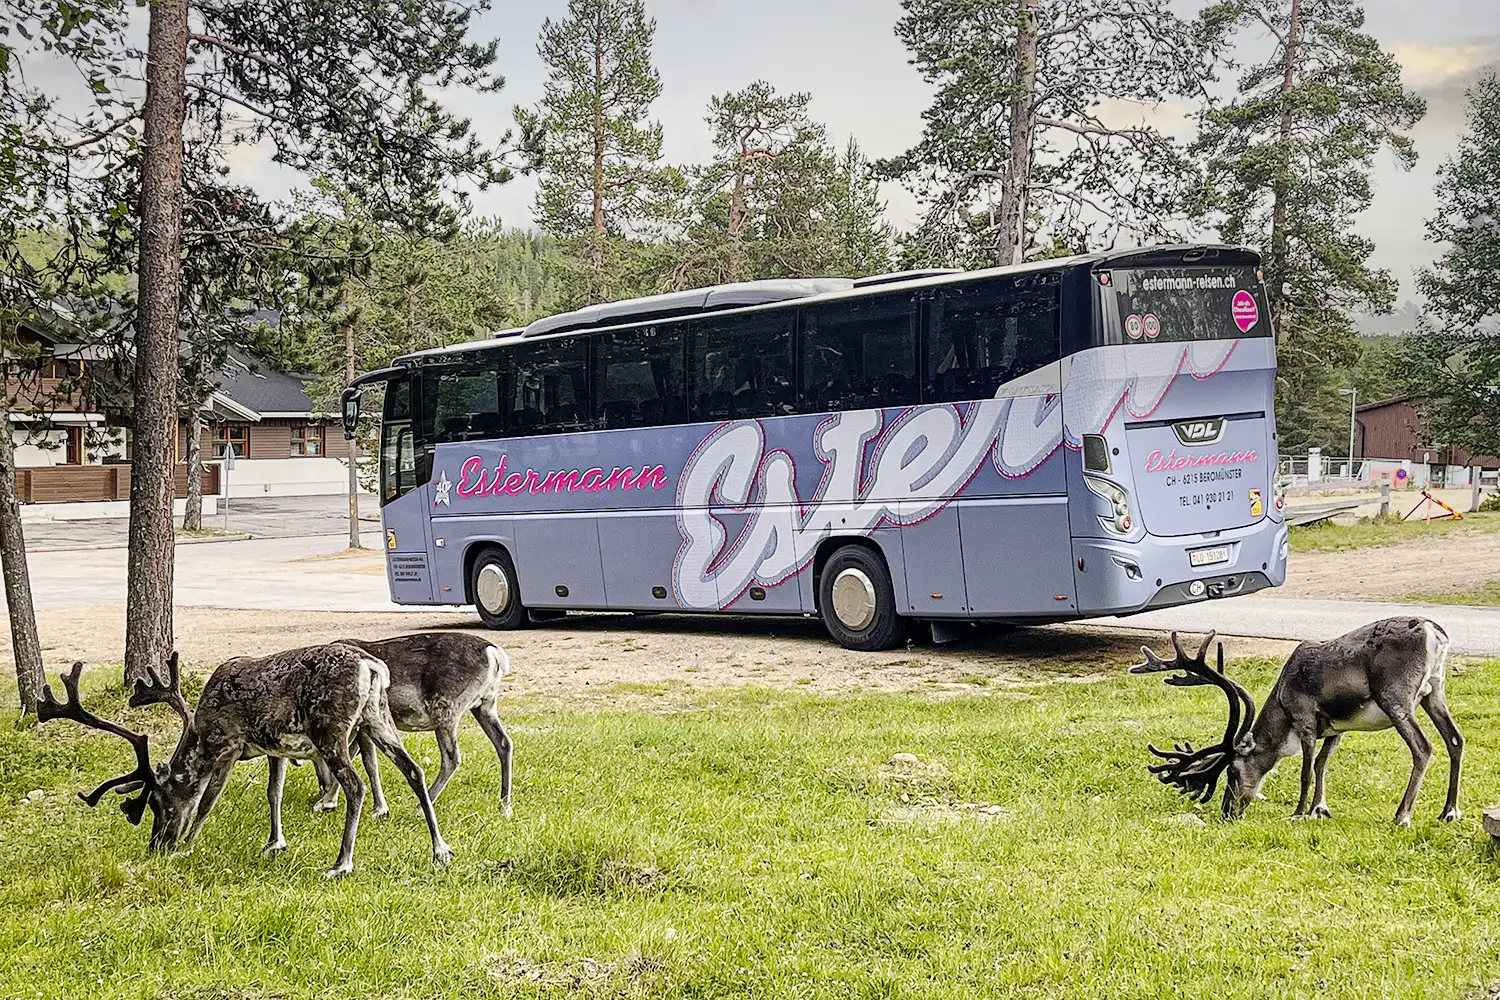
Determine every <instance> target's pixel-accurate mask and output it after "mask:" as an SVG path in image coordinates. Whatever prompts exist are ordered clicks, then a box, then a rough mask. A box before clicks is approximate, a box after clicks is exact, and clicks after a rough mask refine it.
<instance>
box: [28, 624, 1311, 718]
mask: <svg viewBox="0 0 1500 1000" xmlns="http://www.w3.org/2000/svg"><path fill="white" fill-rule="evenodd" d="M37 618H38V626H39V628H40V632H41V639H42V647H43V656H44V658H45V660H46V662H47V666H48V670H49V671H50V672H51V673H54V674H55V673H56V672H57V671H59V670H60V669H62V668H64V667H66V666H67V664H69V663H71V662H72V661H73V660H75V659H81V660H83V661H85V662H86V663H90V664H100V663H111V662H115V663H117V662H119V660H120V657H121V655H122V650H123V648H124V634H125V611H124V609H123V608H120V607H114V606H102V607H93V608H73V609H66V610H47V611H42V612H40V613H39V614H38V616H37ZM176 628H177V637H178V640H177V644H178V648H179V650H180V651H181V653H182V659H183V662H184V663H185V664H187V665H188V666H190V667H192V668H196V669H207V668H211V667H212V666H214V665H215V664H218V663H220V662H222V661H223V660H226V659H228V658H229V657H231V656H238V655H252V654H264V653H270V652H274V651H276V650H279V649H286V648H289V647H293V646H300V645H308V644H311V643H317V642H329V641H332V640H335V639H340V638H349V637H354V638H366V639H376V638H384V637H386V636H390V635H398V634H400V633H403V632H412V631H418V630H421V629H426V628H449V629H462V630H476V631H479V630H480V626H479V624H478V622H477V621H476V620H475V619H474V618H473V616H472V615H470V614H465V613H436V614H399V613H398V614H347V613H338V612H292V613H289V612H282V611H220V610H214V609H204V608H178V609H177V613H176ZM484 634H487V635H492V636H493V637H494V639H495V640H496V641H497V642H498V643H500V644H501V645H503V646H504V647H505V649H506V650H507V652H508V653H509V654H510V657H511V662H512V665H513V667H514V679H513V681H512V683H511V685H510V691H511V693H514V694H527V693H529V694H539V695H542V696H552V697H567V698H574V697H578V696H590V695H592V694H594V693H596V692H597V693H598V695H599V696H600V697H608V698H611V699H613V698H615V697H617V696H618V695H620V694H621V688H620V685H622V684H624V685H630V687H629V688H628V689H627V691H626V692H625V693H628V694H630V695H631V696H632V698H633V699H635V698H642V699H645V700H646V701H648V702H649V701H650V700H652V699H654V698H657V697H662V696H665V695H666V694H667V693H669V692H670V691H672V690H677V689H681V688H689V689H712V688H723V687H738V686H746V685H763V686H769V687H775V688H782V689H796V690H807V691H817V692H825V693H833V692H843V691H855V690H883V691H897V690H919V691H924V692H928V693H930V694H933V695H938V696H943V695H950V696H951V695H955V694H966V693H973V692H977V691H983V690H989V691H991V692H993V693H996V694H1003V693H1004V692H1005V691H1007V690H1008V689H1014V687H1015V685H1016V684H1017V683H1018V682H1022V681H1036V680H1043V681H1046V680H1059V681H1070V680H1087V679H1090V678H1093V677H1098V676H1102V675H1103V674H1105V673H1107V672H1112V671H1115V670H1118V669H1119V668H1120V667H1121V666H1122V665H1124V664H1126V663H1129V662H1133V661H1135V660H1138V659H1139V658H1140V656H1139V646H1140V645H1141V643H1142V642H1147V643H1151V644H1154V645H1156V646H1157V648H1159V649H1164V648H1166V641H1165V637H1164V636H1162V635H1160V634H1158V633H1152V632H1144V631H1135V630H1126V629H1109V630H1106V629H1102V628H1097V627H1085V626H1047V627H1045V628H1031V629H1020V630H1016V631H1014V632H997V631H984V632H978V631H977V632H976V634H975V637H974V638H973V639H972V640H969V641H965V642H961V643H955V644H952V645H947V646H941V647H934V646H932V645H930V644H927V645H920V644H919V645H913V646H911V647H909V648H907V649H898V650H893V651H890V652H886V653H856V652H851V651H849V650H846V649H842V648H840V647H839V646H837V645H835V644H834V643H833V642H832V641H831V640H830V639H829V638H828V637H827V635H826V633H824V631H823V627H822V625H821V624H820V623H819V622H817V621H814V620H810V619H779V620H767V619H745V618H703V617H692V618H690V617H683V616H669V615H661V616H651V617H631V616H623V615H575V616H570V617H569V618H568V619H567V620H566V621H565V622H560V623H556V624H553V625H549V626H546V627H543V628H536V629H531V630H527V631H524V632H509V633H484ZM1292 646H1293V643H1289V642H1279V641H1275V640H1268V639H1235V640H1233V643H1232V645H1231V646H1230V647H1229V651H1230V655H1232V656H1285V655H1287V654H1288V653H1289V652H1290V651H1291V649H1292ZM5 654H6V655H4V656H3V658H0V663H4V664H5V665H6V667H5V669H6V671H7V673H8V672H9V661H10V657H9V655H8V654H9V650H8V649H6V650H5ZM668 700H670V699H668Z"/></svg>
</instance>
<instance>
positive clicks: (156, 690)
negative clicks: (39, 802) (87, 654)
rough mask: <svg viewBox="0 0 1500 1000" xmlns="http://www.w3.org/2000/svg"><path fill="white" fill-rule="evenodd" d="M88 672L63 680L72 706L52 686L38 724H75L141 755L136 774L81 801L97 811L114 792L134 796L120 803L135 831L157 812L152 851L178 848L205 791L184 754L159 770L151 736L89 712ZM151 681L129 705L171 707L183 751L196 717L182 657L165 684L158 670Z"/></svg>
mask: <svg viewBox="0 0 1500 1000" xmlns="http://www.w3.org/2000/svg"><path fill="white" fill-rule="evenodd" d="M82 670H83V663H82V661H79V662H76V663H74V664H73V669H72V670H70V671H69V672H68V673H66V674H64V675H63V678H62V682H63V688H64V689H65V690H66V692H67V696H68V697H67V701H66V702H59V701H58V700H57V699H56V698H55V697H54V696H53V694H52V685H50V684H47V685H44V686H43V687H42V701H41V703H40V704H39V705H38V706H37V718H38V719H39V720H40V721H42V722H49V721H51V720H52V719H71V720H73V721H74V722H77V723H79V724H80V725H83V726H87V727H88V728H90V729H98V730H100V731H101V732H106V733H112V734H113V735H115V736H118V737H120V738H121V739H123V740H125V742H127V743H129V744H130V746H131V749H133V750H134V751H135V768H134V769H133V770H131V771H130V772H128V773H126V774H122V775H120V776H119V777H116V778H110V779H109V780H108V781H106V782H104V783H103V784H102V785H100V786H99V787H98V788H95V789H94V790H93V791H92V792H88V793H84V792H79V793H78V797H79V798H80V799H82V800H83V801H84V802H85V803H87V804H88V805H89V806H91V807H92V806H97V805H98V804H99V802H100V800H101V799H103V798H104V796H105V795H106V794H107V793H108V792H111V791H114V792H118V793H119V794H121V795H125V796H129V797H128V798H126V799H125V800H124V801H123V802H121V803H120V811H121V812H123V813H124V814H125V818H126V819H128V820H130V823H131V825H133V826H139V825H140V822H141V820H142V819H143V818H144V817H145V814H146V810H147V809H150V810H151V847H152V848H153V849H154V850H158V851H168V850H171V849H173V848H175V847H177V846H178V845H180V844H181V843H182V842H183V841H184V840H185V839H186V838H187V834H188V831H189V829H190V828H191V825H192V820H193V816H194V813H195V812H196V811H197V804H198V800H199V799H200V798H201V797H202V789H201V788H196V787H195V786H196V785H198V784H199V782H197V781H196V779H195V777H193V776H190V775H189V773H188V771H189V769H188V768H186V767H184V766H183V765H182V764H181V763H180V761H179V757H180V752H179V753H174V754H173V756H172V759H171V760H170V761H168V762H166V763H163V764H160V765H157V766H156V767H155V768H153V767H152V766H151V754H150V749H149V747H148V746H147V739H146V736H145V734H143V733H137V732H134V731H132V730H129V729H126V728H125V727H124V726H122V725H120V724H119V723H117V722H111V721H109V720H108V719H101V718H100V717H99V716H97V715H95V714H94V713H93V712H90V711H89V710H88V709H86V708H84V707H83V702H82V700H81V699H80V698H79V696H78V675H79V673H80V672H81V671H82ZM150 675H151V679H150V682H149V683H148V682H147V681H136V684H135V691H134V692H133V693H132V694H131V696H130V701H129V704H130V705H131V707H133V708H139V707H142V706H145V705H155V704H166V705H169V706H171V707H172V709H173V710H174V711H176V712H177V714H178V715H179V716H180V717H181V718H182V736H181V737H179V739H178V750H179V751H181V749H182V746H183V744H184V743H185V742H186V741H187V735H188V731H189V730H190V728H191V727H192V713H191V711H189V709H188V707H187V700H186V699H185V698H183V696H182V685H181V676H180V674H179V671H178V665H177V654H176V653H175V652H174V653H173V654H172V658H171V659H170V660H169V661H168V663H167V677H168V680H167V681H166V682H165V683H163V681H162V679H161V677H160V675H159V674H157V672H156V671H155V670H151V671H150Z"/></svg>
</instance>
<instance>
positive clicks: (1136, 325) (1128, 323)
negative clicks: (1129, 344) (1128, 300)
mask: <svg viewBox="0 0 1500 1000" xmlns="http://www.w3.org/2000/svg"><path fill="white" fill-rule="evenodd" d="M1142 325H1143V324H1142V323H1141V318H1140V317H1139V316H1137V315H1136V314H1135V313H1131V314H1130V315H1129V316H1127V317H1125V333H1126V335H1127V336H1129V337H1130V339H1131V340H1140V339H1141V327H1142Z"/></svg>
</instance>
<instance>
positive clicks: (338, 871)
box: [323, 861, 354, 878]
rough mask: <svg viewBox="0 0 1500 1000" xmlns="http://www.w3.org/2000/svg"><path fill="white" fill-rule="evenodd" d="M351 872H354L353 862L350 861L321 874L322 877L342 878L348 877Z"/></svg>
mask: <svg viewBox="0 0 1500 1000" xmlns="http://www.w3.org/2000/svg"><path fill="white" fill-rule="evenodd" d="M352 871H354V862H353V861H350V862H347V863H345V864H342V865H334V866H333V867H332V868H330V869H328V870H327V871H326V872H324V873H323V877H324V878H343V877H344V876H345V875H348V874H349V873H350V872H352Z"/></svg>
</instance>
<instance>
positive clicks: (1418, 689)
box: [1130, 618, 1464, 826]
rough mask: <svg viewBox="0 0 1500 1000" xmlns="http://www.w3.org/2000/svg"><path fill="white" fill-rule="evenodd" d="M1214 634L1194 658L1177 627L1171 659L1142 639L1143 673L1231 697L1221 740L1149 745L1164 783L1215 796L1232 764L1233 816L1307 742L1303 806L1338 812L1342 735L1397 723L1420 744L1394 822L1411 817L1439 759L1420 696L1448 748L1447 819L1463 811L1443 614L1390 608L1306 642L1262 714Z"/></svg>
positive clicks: (1228, 791) (1309, 811) (1229, 804)
mask: <svg viewBox="0 0 1500 1000" xmlns="http://www.w3.org/2000/svg"><path fill="white" fill-rule="evenodd" d="M1213 639H1214V635H1213V633H1209V636H1208V638H1206V639H1204V640H1203V645H1202V646H1201V647H1200V648H1199V649H1198V655H1197V656H1196V657H1194V658H1189V657H1188V656H1187V654H1186V653H1184V652H1183V651H1182V642H1181V641H1180V640H1179V639H1178V638H1177V633H1175V632H1173V633H1172V648H1173V649H1174V650H1175V651H1176V653H1177V656H1176V658H1175V659H1172V660H1163V659H1161V658H1160V657H1158V656H1157V655H1156V654H1155V653H1153V652H1152V651H1151V650H1149V649H1147V648H1146V647H1145V646H1142V647H1141V652H1142V653H1144V654H1145V656H1146V662H1145V663H1142V664H1140V665H1139V666H1135V667H1131V668H1130V672H1131V673H1135V674H1152V673H1164V672H1167V671H1179V672H1178V673H1175V674H1173V675H1172V676H1171V677H1168V678H1167V679H1166V681H1167V683H1168V684H1172V685H1175V686H1177V687H1191V686H1195V685H1204V684H1212V685H1214V686H1215V687H1217V688H1219V689H1220V690H1221V691H1223V692H1224V693H1225V695H1226V696H1228V698H1229V725H1228V726H1227V727H1226V728H1225V730H1224V738H1223V740H1221V741H1220V742H1219V743H1217V744H1214V745H1213V746H1208V747H1204V748H1202V749H1200V750H1194V749H1193V747H1192V744H1190V743H1183V744H1180V745H1178V746H1176V747H1174V748H1173V749H1172V750H1170V751H1163V750H1158V749H1156V747H1154V746H1153V747H1151V748H1150V749H1151V752H1152V753H1153V754H1155V755H1156V756H1157V757H1159V758H1161V761H1162V762H1161V763H1159V764H1155V765H1152V767H1151V768H1150V770H1151V772H1152V773H1153V774H1155V775H1156V776H1157V778H1159V779H1160V780H1161V781H1162V782H1163V783H1165V784H1169V785H1173V786H1175V787H1176V788H1177V789H1178V791H1180V792H1182V793H1184V794H1186V795H1188V796H1189V797H1190V798H1193V799H1196V800H1197V801H1199V802H1207V801H1208V800H1209V799H1210V798H1212V797H1213V794H1214V788H1215V786H1216V785H1217V784H1218V781H1219V776H1220V775H1221V774H1223V773H1225V772H1226V771H1227V772H1228V773H1229V778H1228V781H1227V783H1226V788H1225V791H1224V808H1223V812H1224V817H1225V818H1226V819H1233V818H1236V817H1238V816H1240V815H1241V814H1242V813H1243V812H1244V810H1245V806H1246V804H1247V803H1249V802H1250V800H1252V799H1255V798H1258V797H1259V796H1260V786H1261V783H1262V782H1264V781H1265V779H1266V775H1268V774H1270V773H1271V770H1272V768H1274V767H1275V766H1276V765H1277V763H1278V762H1280V761H1281V759H1282V758H1284V757H1290V756H1291V755H1292V754H1294V753H1297V752H1298V751H1299V750H1300V751H1301V752H1302V794H1301V796H1300V797H1299V798H1298V800H1297V811H1296V813H1295V815H1297V816H1311V817H1316V818H1322V817H1326V816H1328V815H1330V814H1329V811H1328V802H1327V800H1326V799H1325V798H1324V783H1323V778H1324V773H1325V772H1326V771H1327V769H1328V758H1329V757H1331V756H1333V751H1334V750H1335V749H1336V748H1337V747H1338V745H1339V740H1340V739H1342V738H1343V735H1344V734H1345V733H1347V732H1356V731H1362V732H1374V731H1376V730H1381V729H1395V730H1396V731H1397V732H1398V733H1400V734H1401V738H1402V739H1403V740H1405V741H1406V745H1407V746H1408V747H1409V748H1410V749H1411V758H1412V768H1411V778H1410V780H1408V781H1407V783H1406V794H1405V795H1403V796H1402V797H1401V804H1400V805H1399V806H1398V807H1397V808H1396V816H1395V822H1396V824H1397V825H1398V826H1410V825H1411V812H1412V806H1413V805H1414V804H1415V802H1416V799H1417V790H1418V789H1419V788H1421V786H1422V776H1423V775H1424V774H1425V773H1426V771H1427V766H1428V764H1429V763H1431V761H1432V744H1431V743H1430V742H1428V739H1427V737H1426V735H1424V734H1423V732H1422V730H1421V729H1420V728H1419V727H1418V726H1417V719H1416V712H1417V706H1418V705H1421V706H1422V708H1423V709H1424V710H1425V711H1426V712H1427V715H1428V717H1429V718H1431V719H1432V722H1433V724H1434V725H1435V726H1437V730H1438V732H1439V733H1440V734H1441V735H1442V737H1443V743H1444V745H1445V746H1446V747H1447V751H1448V799H1447V801H1446V803H1444V805H1443V812H1442V814H1441V815H1440V816H1439V819H1441V820H1442V821H1444V822H1452V821H1454V820H1457V819H1460V818H1462V815H1463V814H1462V813H1461V812H1460V811H1459V808H1458V779H1459V771H1460V770H1461V769H1462V765H1463V753H1464V738H1463V736H1462V735H1461V734H1460V733H1459V731H1458V726H1457V725H1455V724H1454V722H1453V716H1452V715H1450V714H1449V713H1448V703H1447V701H1446V698H1445V692H1444V688H1445V685H1446V681H1447V671H1446V668H1445V666H1444V664H1445V662H1446V660H1447V657H1448V646H1449V643H1448V634H1447V633H1446V632H1444V631H1443V629H1442V628H1441V627H1440V626H1439V625H1438V624H1437V623H1436V622H1431V621H1428V620H1426V619H1425V618H1387V619H1384V620H1382V621H1378V622H1375V623H1373V624H1370V625H1366V626H1364V627H1363V628H1358V629H1355V630H1354V631H1353V632H1350V633H1349V634H1348V635H1343V636H1340V637H1339V638H1337V639H1330V640H1329V641H1327V642H1304V643H1302V644H1301V645H1299V646H1298V647H1297V648H1296V650H1294V651H1293V653H1292V656H1291V659H1289V660H1287V662H1286V666H1284V667H1282V668H1281V676H1280V677H1278V678H1277V679H1276V685H1275V686H1274V687H1273V688H1272V689H1271V693H1270V695H1268V696H1267V698H1266V703H1265V706H1264V707H1263V708H1262V709H1261V712H1260V715H1259V716H1257V715H1256V714H1255V699H1253V698H1251V697H1250V694H1249V692H1247V691H1246V690H1245V689H1244V688H1242V687H1240V685H1238V684H1236V683H1235V682H1234V681H1233V680H1231V679H1229V678H1228V677H1226V676H1224V646H1223V644H1222V643H1220V644H1219V663H1218V669H1217V670H1215V669H1213V668H1212V667H1210V666H1209V665H1208V664H1207V662H1206V661H1205V656H1206V654H1207V653H1208V647H1209V644H1210V643H1212V642H1213ZM1242 708H1243V712H1242V711H1241V709H1242ZM1318 740H1322V741H1323V748H1322V750H1321V751H1319V752H1318V754H1317V758H1316V760H1315V759H1314V757H1313V751H1314V748H1315V746H1316V744H1317V741H1318ZM1314 785H1316V789H1315V790H1314V789H1313V786H1314ZM1309 791H1312V795H1311V796H1309Z"/></svg>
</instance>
